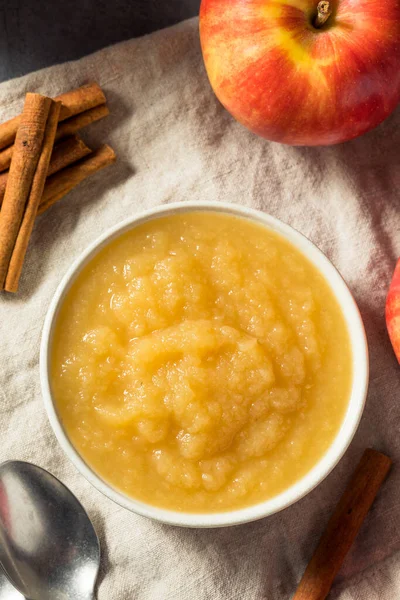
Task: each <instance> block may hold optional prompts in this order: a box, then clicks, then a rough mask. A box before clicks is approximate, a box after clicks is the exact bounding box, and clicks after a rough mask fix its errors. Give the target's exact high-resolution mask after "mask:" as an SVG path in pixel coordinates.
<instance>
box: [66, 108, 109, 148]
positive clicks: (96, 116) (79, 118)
mask: <svg viewBox="0 0 400 600" xmlns="http://www.w3.org/2000/svg"><path fill="white" fill-rule="evenodd" d="M109 114H110V109H109V108H108V106H107V105H106V104H101V105H100V106H96V107H94V108H91V109H90V110H86V111H85V112H82V113H80V114H79V115H76V116H74V117H71V119H67V120H66V121H63V122H62V123H60V125H59V126H58V129H57V134H56V140H60V139H62V138H64V137H66V136H67V135H72V134H74V133H76V132H77V131H79V130H80V129H83V127H87V126H88V125H90V124H91V123H94V122H95V121H99V120H100V119H104V117H107V116H108V115H109Z"/></svg>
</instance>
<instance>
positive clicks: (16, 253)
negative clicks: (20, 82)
mask: <svg viewBox="0 0 400 600" xmlns="http://www.w3.org/2000/svg"><path fill="white" fill-rule="evenodd" d="M60 109H61V102H52V103H51V106H50V110H49V113H48V119H47V123H46V128H45V131H44V137H43V144H42V148H41V152H40V156H39V160H38V163H37V167H36V171H35V174H34V176H33V181H32V187H31V189H30V193H29V195H28V199H27V202H26V206H25V212H24V214H23V217H22V221H21V225H20V228H19V231H18V235H17V239H16V240H15V245H14V249H13V252H12V255H11V259H10V263H9V265H8V271H7V276H6V280H5V284H4V289H5V290H6V291H7V292H16V291H17V290H18V283H19V278H20V276H21V272H22V266H23V264H24V259H25V254H26V250H27V248H28V243H29V239H30V237H31V233H32V229H33V225H34V223H35V219H36V214H37V210H38V207H39V203H40V200H41V198H42V194H43V189H44V184H45V181H46V177H47V172H48V169H49V164H50V158H51V154H52V152H53V146H54V140H55V137H56V130H57V125H58V118H59V115H60ZM17 135H18V133H17ZM16 145H17V142H16ZM16 152H17V148H16ZM10 180H11V177H10ZM7 187H8V186H7Z"/></svg>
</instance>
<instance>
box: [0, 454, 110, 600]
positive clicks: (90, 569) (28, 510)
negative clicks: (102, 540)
mask: <svg viewBox="0 0 400 600" xmlns="http://www.w3.org/2000/svg"><path fill="white" fill-rule="evenodd" d="M0 564H1V566H2V567H3V569H4V571H5V573H6V575H7V577H8V578H9V580H10V581H11V582H12V583H13V585H14V586H15V587H16V588H17V590H18V591H19V592H21V594H23V595H24V596H26V597H27V598H29V599H30V600H70V599H71V600H92V599H93V597H94V588H95V583H96V579H97V575H98V571H99V565H100V545H99V541H98V538H97V535H96V532H95V530H94V528H93V525H92V523H91V521H90V519H89V517H88V515H87V514H86V511H85V509H84V508H83V506H82V505H81V504H80V502H79V501H78V500H77V499H76V498H75V496H74V495H73V494H72V492H70V491H69V490H68V489H67V488H66V487H65V485H64V484H62V483H61V482H60V481H59V480H58V479H57V478H56V477H54V476H53V475H51V474H50V473H48V472H47V471H45V470H44V469H41V468H40V467H37V466H36V465H33V464H31V463H27V462H22V461H7V462H5V463H3V464H1V465H0Z"/></svg>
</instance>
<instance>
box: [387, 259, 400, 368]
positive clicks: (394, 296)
mask: <svg viewBox="0 0 400 600" xmlns="http://www.w3.org/2000/svg"><path fill="white" fill-rule="evenodd" d="M386 325H387V329H388V332H389V337H390V341H391V342H392V346H393V350H394V352H395V354H396V356H397V360H398V361H399V363H400V258H399V260H398V261H397V265H396V269H395V271H394V275H393V279H392V283H391V284H390V288H389V293H388V296H387V300H386Z"/></svg>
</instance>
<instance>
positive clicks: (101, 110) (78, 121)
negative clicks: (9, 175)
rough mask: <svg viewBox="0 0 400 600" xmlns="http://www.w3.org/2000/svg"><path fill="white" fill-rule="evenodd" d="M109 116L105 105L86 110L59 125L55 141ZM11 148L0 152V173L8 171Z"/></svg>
mask: <svg viewBox="0 0 400 600" xmlns="http://www.w3.org/2000/svg"><path fill="white" fill-rule="evenodd" d="M109 114H110V110H109V108H108V106H107V105H106V104H101V105H100V106H96V107H94V108H91V109H89V110H86V111H85V112H82V113H80V114H79V115H75V116H74V117H71V118H70V119H67V120H66V121H63V122H62V123H60V124H59V126H58V128H57V134H56V140H57V141H58V140H60V139H62V138H64V137H66V136H68V135H72V134H74V133H76V132H77V131H79V130H80V129H82V128H83V127H87V125H90V124H91V123H94V122H95V121H99V120H100V119H103V118H104V117H107V116H108V115H109ZM13 148H14V146H10V147H9V148H6V149H5V150H2V151H0V171H4V170H6V169H8V167H9V166H10V163H11V158H12V153H13Z"/></svg>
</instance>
